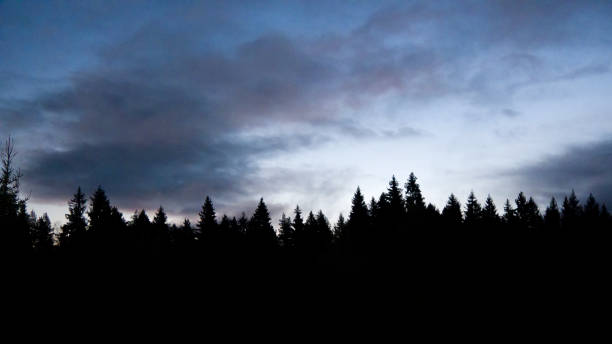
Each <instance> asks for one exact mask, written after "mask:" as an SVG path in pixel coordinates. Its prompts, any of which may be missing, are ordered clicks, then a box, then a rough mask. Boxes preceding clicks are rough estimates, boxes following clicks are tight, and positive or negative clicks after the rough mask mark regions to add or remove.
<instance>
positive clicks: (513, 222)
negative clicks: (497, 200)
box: [503, 199, 518, 230]
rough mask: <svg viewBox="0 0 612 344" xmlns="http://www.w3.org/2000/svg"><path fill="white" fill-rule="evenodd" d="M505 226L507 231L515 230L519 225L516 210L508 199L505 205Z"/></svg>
mask: <svg viewBox="0 0 612 344" xmlns="http://www.w3.org/2000/svg"><path fill="white" fill-rule="evenodd" d="M503 220H504V225H505V226H506V228H507V229H510V230H514V229H516V227H517V225H518V218H517V215H516V209H514V208H513V207H512V204H510V200H509V199H506V203H505V204H504V216H503Z"/></svg>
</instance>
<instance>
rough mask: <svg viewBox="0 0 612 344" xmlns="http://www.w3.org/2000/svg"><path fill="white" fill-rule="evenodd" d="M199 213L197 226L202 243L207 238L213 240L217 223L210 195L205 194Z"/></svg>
mask: <svg viewBox="0 0 612 344" xmlns="http://www.w3.org/2000/svg"><path fill="white" fill-rule="evenodd" d="M199 215H200V221H199V222H198V228H199V229H200V240H201V241H202V243H205V241H207V240H213V241H214V239H215V236H216V232H217V226H218V225H217V215H216V213H215V208H214V207H213V203H212V200H211V199H210V197H208V196H206V199H205V200H204V204H203V205H202V210H201V211H200V214H199Z"/></svg>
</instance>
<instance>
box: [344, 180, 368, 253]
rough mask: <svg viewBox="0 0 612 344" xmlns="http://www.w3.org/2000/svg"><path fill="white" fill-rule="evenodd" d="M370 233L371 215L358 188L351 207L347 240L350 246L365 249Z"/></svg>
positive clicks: (347, 226)
mask: <svg viewBox="0 0 612 344" xmlns="http://www.w3.org/2000/svg"><path fill="white" fill-rule="evenodd" d="M369 231H370V215H369V210H368V207H367V206H366V203H365V200H364V198H363V195H362V194H361V189H360V188H359V187H357V190H356V191H355V194H354V195H353V201H352V205H351V212H350V214H349V218H348V222H347V225H346V233H347V235H346V236H345V239H347V240H348V243H347V244H349V245H351V246H353V247H355V248H359V249H361V248H363V247H364V246H365V245H366V242H367V235H368V234H369Z"/></svg>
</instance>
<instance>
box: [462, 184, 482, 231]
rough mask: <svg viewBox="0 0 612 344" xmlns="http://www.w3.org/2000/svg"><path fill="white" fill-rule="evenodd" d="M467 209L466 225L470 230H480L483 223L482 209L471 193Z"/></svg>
mask: <svg viewBox="0 0 612 344" xmlns="http://www.w3.org/2000/svg"><path fill="white" fill-rule="evenodd" d="M465 206H466V208H465V225H466V226H467V227H468V228H473V229H479V228H478V227H480V224H481V221H482V207H481V206H480V203H479V202H478V200H477V199H476V196H475V195H474V191H472V192H470V195H469V196H468V199H467V203H466V205H465Z"/></svg>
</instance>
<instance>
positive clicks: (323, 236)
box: [316, 210, 332, 250]
mask: <svg viewBox="0 0 612 344" xmlns="http://www.w3.org/2000/svg"><path fill="white" fill-rule="evenodd" d="M316 221H317V246H318V249H319V250H327V249H328V248H329V247H330V246H331V242H332V231H331V228H330V225H329V221H328V220H327V217H326V216H325V215H324V214H323V211H321V210H319V212H318V213H317V217H316Z"/></svg>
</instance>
